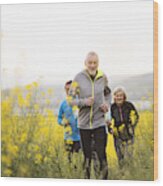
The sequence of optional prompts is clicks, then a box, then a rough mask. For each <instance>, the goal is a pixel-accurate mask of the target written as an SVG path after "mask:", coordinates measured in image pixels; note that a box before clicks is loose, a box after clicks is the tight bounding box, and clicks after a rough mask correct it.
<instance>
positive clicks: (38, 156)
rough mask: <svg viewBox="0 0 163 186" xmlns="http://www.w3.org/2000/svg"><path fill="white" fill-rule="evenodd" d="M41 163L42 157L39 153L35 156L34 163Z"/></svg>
mask: <svg viewBox="0 0 163 186" xmlns="http://www.w3.org/2000/svg"><path fill="white" fill-rule="evenodd" d="M41 161H42V155H41V154H40V153H38V154H36V155H35V163H36V164H40V163H41Z"/></svg>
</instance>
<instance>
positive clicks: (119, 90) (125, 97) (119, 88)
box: [113, 86, 127, 101]
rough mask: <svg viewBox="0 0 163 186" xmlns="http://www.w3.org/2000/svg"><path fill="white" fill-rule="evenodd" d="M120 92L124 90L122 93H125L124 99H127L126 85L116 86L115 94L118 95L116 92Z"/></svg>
mask: <svg viewBox="0 0 163 186" xmlns="http://www.w3.org/2000/svg"><path fill="white" fill-rule="evenodd" d="M118 92H122V93H123V96H124V100H125V101H126V99H127V95H126V91H125V88H124V87H121V86H119V87H116V88H115V89H114V91H113V96H116V94H117V93H118ZM114 101H115V99H114Z"/></svg>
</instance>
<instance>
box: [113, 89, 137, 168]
mask: <svg viewBox="0 0 163 186" xmlns="http://www.w3.org/2000/svg"><path fill="white" fill-rule="evenodd" d="M113 96H114V103H113V104H112V105H111V116H112V119H113V123H114V126H113V137H114V146H115V150H116V153H117V157H118V161H119V165H120V167H122V166H123V164H124V163H123V160H124V159H127V158H132V154H133V143H134V131H135V126H136V125H137V123H138V119H139V115H138V112H137V110H136V108H135V107H134V105H133V104H132V103H131V102H129V101H126V100H127V96H126V93H125V91H124V89H123V88H121V87H118V88H116V89H115V91H114V93H113Z"/></svg>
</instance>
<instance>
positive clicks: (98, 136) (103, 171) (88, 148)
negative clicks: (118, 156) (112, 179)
mask: <svg viewBox="0 0 163 186" xmlns="http://www.w3.org/2000/svg"><path fill="white" fill-rule="evenodd" d="M80 137H81V144H82V150H83V153H84V170H85V178H87V179H90V167H91V158H92V150H93V151H95V152H96V153H97V157H98V160H99V173H98V174H99V176H98V177H99V178H101V179H107V177H108V164H107V158H106V145H107V133H106V128H105V126H102V127H99V128H96V129H80ZM92 140H94V147H93V149H92ZM95 174H96V175H97V172H96V173H95Z"/></svg>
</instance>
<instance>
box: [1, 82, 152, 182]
mask: <svg viewBox="0 0 163 186" xmlns="http://www.w3.org/2000/svg"><path fill="white" fill-rule="evenodd" d="M50 96H54V92H53V91H52V90H51V89H48V90H47V91H46V92H39V85H38V83H37V82H33V83H31V84H29V85H26V86H24V87H21V88H20V87H16V88H14V89H12V90H10V91H9V92H7V93H3V92H2V100H1V176H3V177H34V178H38V177H39V178H40V177H41V178H71V179H83V178H84V175H83V170H82V161H83V155H82V152H79V153H78V154H74V155H73V158H72V159H73V161H72V163H71V164H70V163H69V162H68V159H67V154H66V152H65V150H64V141H63V133H64V128H63V127H61V126H59V125H58V124H57V116H56V114H54V111H53V109H51V108H50V107H49V105H50V100H49V99H48V98H49V97H50ZM42 98H44V101H45V103H44V106H41V105H40V104H39V103H40V101H39V100H40V99H42ZM145 99H148V100H151V101H152V97H151V96H150V95H148V96H147V97H144V98H142V100H145ZM137 107H139V106H137ZM139 115H140V120H139V123H138V125H137V127H136V134H135V136H136V137H135V144H134V156H133V159H132V160H128V161H127V160H126V161H127V163H126V164H125V166H124V167H123V169H120V168H119V167H118V163H117V157H116V153H115V150H114V144H113V137H112V135H111V134H108V145H107V159H108V167H109V179H111V180H113V179H128V180H131V179H134V180H153V173H154V169H153V158H154V156H153V153H154V137H153V131H154V130H153V127H154V125H153V105H152V103H151V108H150V109H149V110H142V111H141V110H139ZM74 166H76V168H74ZM91 178H92V179H97V178H96V177H95V174H94V171H93V164H92V174H91Z"/></svg>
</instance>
